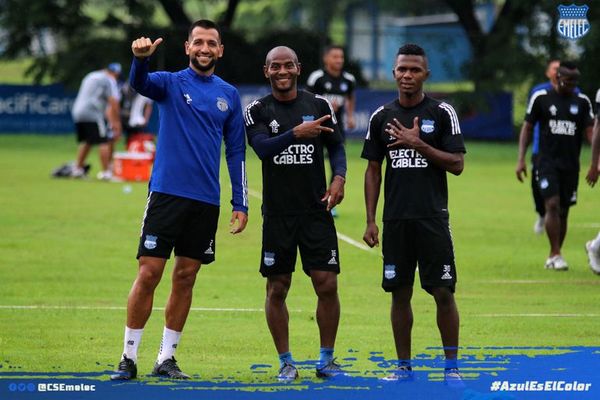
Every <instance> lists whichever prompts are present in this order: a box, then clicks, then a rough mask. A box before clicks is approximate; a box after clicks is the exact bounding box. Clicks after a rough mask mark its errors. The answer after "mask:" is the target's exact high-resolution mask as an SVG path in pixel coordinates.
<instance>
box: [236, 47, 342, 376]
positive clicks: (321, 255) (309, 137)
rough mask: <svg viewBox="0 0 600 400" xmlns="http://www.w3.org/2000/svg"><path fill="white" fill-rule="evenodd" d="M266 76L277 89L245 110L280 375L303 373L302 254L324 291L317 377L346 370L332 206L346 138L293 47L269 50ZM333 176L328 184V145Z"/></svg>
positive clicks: (316, 284) (320, 294)
mask: <svg viewBox="0 0 600 400" xmlns="http://www.w3.org/2000/svg"><path fill="white" fill-rule="evenodd" d="M264 74H265V77H266V78H267V79H269V81H270V84H271V92H272V93H271V94H270V95H267V96H265V97H263V98H261V99H258V100H256V101H254V102H252V103H250V104H249V105H248V107H247V108H246V113H245V117H246V132H247V135H248V143H249V144H250V146H252V148H253V149H254V151H255V152H256V154H257V155H258V156H259V158H260V159H261V160H262V172H263V174H262V175H263V196H262V198H263V205H262V212H263V238H262V257H261V265H260V272H261V274H262V275H263V276H264V277H265V278H267V298H266V301H265V313H266V317H267V324H268V326H269V330H270V331H271V335H272V337H273V342H274V344H275V348H276V350H277V352H278V354H279V361H280V369H279V374H278V379H279V380H281V381H288V380H294V379H296V378H298V369H297V368H296V366H295V365H294V364H295V362H294V359H293V358H292V353H291V352H290V346H289V332H288V329H289V326H288V325H289V314H288V310H287V306H286V298H287V294H288V291H289V289H290V287H291V284H292V273H293V272H294V270H295V265H296V254H297V252H298V249H299V250H300V257H301V258H302V269H303V271H304V273H305V274H306V275H308V276H310V279H311V281H312V285H313V288H314V290H315V293H316V295H317V325H318V327H319V336H320V345H321V348H320V350H319V363H318V365H317V369H316V375H317V377H321V378H327V377H331V376H334V375H336V374H338V373H340V372H341V370H340V366H339V365H338V364H337V363H336V362H335V359H334V357H333V351H334V344H335V338H336V335H337V329H338V323H339V319H340V302H339V298H338V291H337V274H338V273H339V272H340V263H339V251H338V242H337V237H336V230H335V224H334V222H333V217H332V216H331V214H330V212H329V211H330V210H331V208H332V207H334V206H335V205H336V204H338V203H339V202H341V201H342V199H343V197H344V183H345V176H346V155H345V150H344V144H343V143H344V140H343V138H342V136H341V134H340V132H339V130H338V129H337V124H336V119H335V115H334V113H333V109H332V107H331V104H329V102H328V101H327V100H325V99H324V98H323V97H321V96H318V95H314V94H312V93H308V92H306V91H303V90H300V91H299V90H298V89H297V80H298V76H299V75H300V63H299V62H298V57H297V55H296V53H295V52H294V51H293V50H292V49H290V48H289V47H284V46H280V47H275V48H273V49H272V50H271V51H269V53H268V54H267V57H266V60H265V66H264ZM324 147H327V149H328V150H329V156H330V160H331V163H332V166H333V175H334V176H333V179H332V180H331V185H330V186H329V188H328V187H327V180H326V178H325V165H324V159H323V157H324V156H323V150H324Z"/></svg>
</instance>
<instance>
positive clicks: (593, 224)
mask: <svg viewBox="0 0 600 400" xmlns="http://www.w3.org/2000/svg"><path fill="white" fill-rule="evenodd" d="M569 225H570V226H572V227H574V228H600V222H588V223H583V224H569Z"/></svg>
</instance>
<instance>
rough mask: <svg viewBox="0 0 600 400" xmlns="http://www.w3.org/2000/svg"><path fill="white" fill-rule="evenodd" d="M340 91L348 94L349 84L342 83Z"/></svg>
mask: <svg viewBox="0 0 600 400" xmlns="http://www.w3.org/2000/svg"><path fill="white" fill-rule="evenodd" d="M340 90H341V91H342V92H346V91H347V90H348V84H347V83H346V82H342V83H340Z"/></svg>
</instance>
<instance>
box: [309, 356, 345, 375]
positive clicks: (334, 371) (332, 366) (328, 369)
mask: <svg viewBox="0 0 600 400" xmlns="http://www.w3.org/2000/svg"><path fill="white" fill-rule="evenodd" d="M316 374H317V378H333V377H334V376H337V375H343V374H344V371H342V367H341V366H340V364H338V363H336V362H335V358H334V359H333V360H330V361H329V362H328V363H327V364H325V365H324V366H323V367H321V368H319V367H317V372H316Z"/></svg>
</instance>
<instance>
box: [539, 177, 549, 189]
mask: <svg viewBox="0 0 600 400" xmlns="http://www.w3.org/2000/svg"><path fill="white" fill-rule="evenodd" d="M548 186H550V183H549V182H548V179H546V178H544V179H542V180H541V181H540V189H548Z"/></svg>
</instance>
